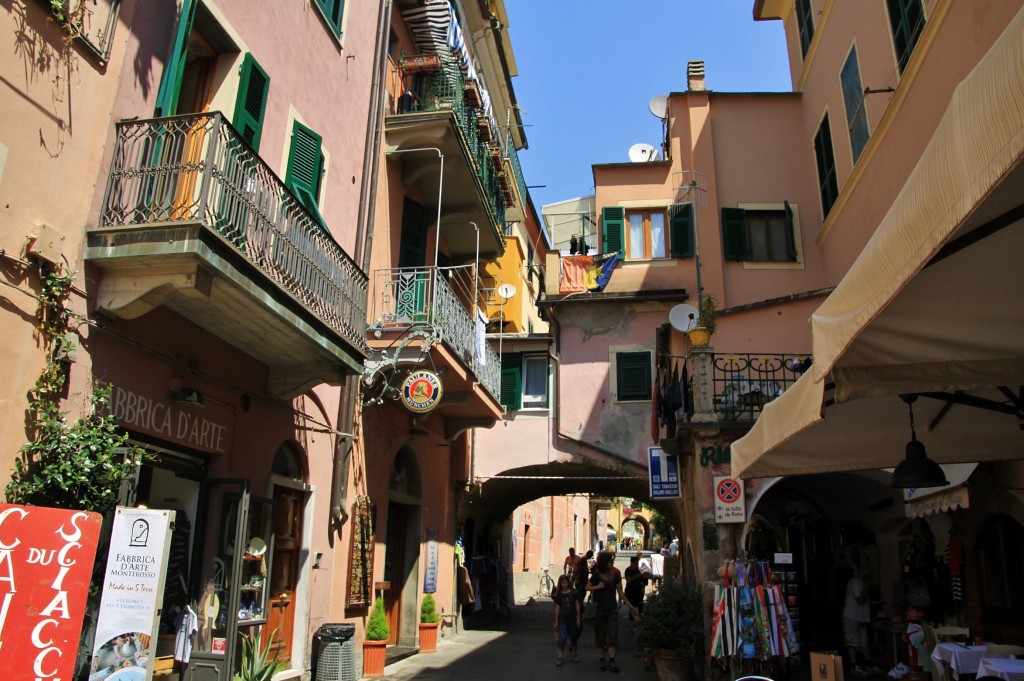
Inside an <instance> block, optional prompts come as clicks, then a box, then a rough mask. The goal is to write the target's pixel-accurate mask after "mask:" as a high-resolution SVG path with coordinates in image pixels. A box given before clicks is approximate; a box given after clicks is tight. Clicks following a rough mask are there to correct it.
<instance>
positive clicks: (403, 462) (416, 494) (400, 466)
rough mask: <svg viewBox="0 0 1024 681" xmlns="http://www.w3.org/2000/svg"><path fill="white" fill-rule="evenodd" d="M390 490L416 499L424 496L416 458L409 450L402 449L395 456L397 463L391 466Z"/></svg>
mask: <svg viewBox="0 0 1024 681" xmlns="http://www.w3.org/2000/svg"><path fill="white" fill-rule="evenodd" d="M388 489H389V490H391V491H392V492H395V493H397V494H400V495H405V496H409V497H413V498H416V499H419V498H420V497H421V496H422V495H423V488H422V485H421V483H420V469H419V466H418V465H416V456H415V455H414V454H413V453H412V452H411V451H409V450H408V449H405V448H402V449H400V450H398V453H397V454H396V455H395V462H394V463H393V464H392V465H391V475H390V477H389V479H388Z"/></svg>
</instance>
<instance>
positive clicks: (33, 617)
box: [0, 504, 103, 680]
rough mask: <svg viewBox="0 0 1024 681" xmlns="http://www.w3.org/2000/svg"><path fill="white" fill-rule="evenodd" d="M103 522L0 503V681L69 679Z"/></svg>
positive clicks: (82, 514)
mask: <svg viewBox="0 0 1024 681" xmlns="http://www.w3.org/2000/svg"><path fill="white" fill-rule="evenodd" d="M102 523H103V518H102V516H100V515H99V514H98V513H87V512H85V511H74V510H67V509H60V508H45V507H42V506H17V505H14V504H0V665H2V667H3V670H4V673H3V677H4V678H5V679H14V680H20V679H37V678H44V679H58V678H59V679H70V678H72V677H73V676H74V673H75V660H76V658H77V656H78V640H79V637H80V635H81V633H82V621H83V620H84V618H85V602H86V599H87V597H88V595H89V582H90V580H91V578H92V566H93V560H94V557H95V556H96V545H97V544H98V543H99V536H100V527H101V525H102Z"/></svg>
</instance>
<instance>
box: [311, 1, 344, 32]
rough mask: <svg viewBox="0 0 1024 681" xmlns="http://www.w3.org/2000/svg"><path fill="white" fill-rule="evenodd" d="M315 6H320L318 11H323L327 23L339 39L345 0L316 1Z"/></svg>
mask: <svg viewBox="0 0 1024 681" xmlns="http://www.w3.org/2000/svg"><path fill="white" fill-rule="evenodd" d="M316 4H318V5H320V9H322V10H323V11H324V16H325V17H327V23H329V24H330V25H331V28H333V29H334V32H335V33H337V34H338V37H341V18H342V16H343V15H344V12H345V0H316Z"/></svg>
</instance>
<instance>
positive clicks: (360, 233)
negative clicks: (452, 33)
mask: <svg viewBox="0 0 1024 681" xmlns="http://www.w3.org/2000/svg"><path fill="white" fill-rule="evenodd" d="M391 7H392V0H384V4H383V5H382V6H381V11H380V21H379V22H378V24H377V53H376V55H375V56H374V63H373V88H372V90H371V94H370V110H369V112H368V113H367V123H366V141H365V143H364V145H363V152H364V153H363V183H362V186H361V187H360V189H359V212H358V217H357V221H356V244H355V246H356V253H355V258H353V260H355V261H356V262H359V261H360V256H362V258H361V259H362V270H363V271H364V272H365V271H366V268H367V267H369V257H370V245H371V244H372V242H373V215H374V206H375V203H376V197H377V167H378V166H377V163H378V157H379V156H380V140H381V134H382V132H381V127H382V121H383V120H384V85H383V83H384V68H385V66H386V64H387V50H388V40H387V36H388V34H389V33H390V26H391ZM367 179H368V180H369V187H367ZM358 391H359V377H358V376H348V377H346V379H345V385H344V386H343V387H342V389H341V400H340V402H339V403H338V418H337V422H338V424H339V425H338V430H340V431H341V432H342V433H352V432H353V425H354V424H355V409H356V403H355V400H356V397H357V396H358ZM352 439H353V436H352V435H340V434H339V435H338V440H337V441H336V443H335V445H334V464H333V468H332V470H331V525H332V530H335V531H338V532H340V531H341V528H342V526H343V525H344V524H345V523H346V522H348V511H346V510H345V509H346V507H347V506H348V472H349V462H350V460H351V458H352V445H353V442H352Z"/></svg>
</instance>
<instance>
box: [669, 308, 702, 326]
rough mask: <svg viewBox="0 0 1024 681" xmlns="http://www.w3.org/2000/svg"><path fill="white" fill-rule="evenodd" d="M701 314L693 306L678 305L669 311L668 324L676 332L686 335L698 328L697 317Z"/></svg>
mask: <svg viewBox="0 0 1024 681" xmlns="http://www.w3.org/2000/svg"><path fill="white" fill-rule="evenodd" d="M699 314H700V313H699V312H698V311H697V308H695V307H694V306H693V305H686V304H685V303H684V304H683V305H676V306H675V307H673V308H672V309H671V310H669V311H668V323H669V324H671V325H672V328H673V329H675V330H676V331H682V332H683V333H686V332H687V331H689V330H690V329H692V328H694V327H695V326H697V316H698V315H699Z"/></svg>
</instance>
